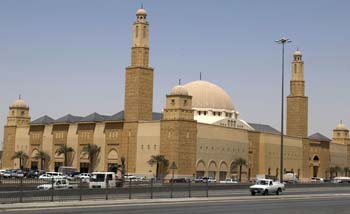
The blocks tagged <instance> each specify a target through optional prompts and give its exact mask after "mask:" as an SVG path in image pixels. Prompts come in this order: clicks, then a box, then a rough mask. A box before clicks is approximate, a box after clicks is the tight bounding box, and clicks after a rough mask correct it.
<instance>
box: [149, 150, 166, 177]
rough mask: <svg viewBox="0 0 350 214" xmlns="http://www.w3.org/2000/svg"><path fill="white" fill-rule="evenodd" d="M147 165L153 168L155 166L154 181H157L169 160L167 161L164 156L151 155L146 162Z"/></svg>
mask: <svg viewBox="0 0 350 214" xmlns="http://www.w3.org/2000/svg"><path fill="white" fill-rule="evenodd" d="M148 164H149V165H151V166H153V165H154V164H157V168H156V179H159V176H160V172H161V171H164V169H167V168H168V166H169V160H167V159H166V158H165V157H164V155H152V156H151V159H150V160H149V161H148Z"/></svg>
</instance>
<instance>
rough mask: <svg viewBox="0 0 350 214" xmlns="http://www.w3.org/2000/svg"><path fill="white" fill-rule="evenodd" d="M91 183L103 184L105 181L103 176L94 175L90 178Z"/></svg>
mask: <svg viewBox="0 0 350 214" xmlns="http://www.w3.org/2000/svg"><path fill="white" fill-rule="evenodd" d="M91 181H94V182H104V181H105V174H94V175H92V176H91Z"/></svg>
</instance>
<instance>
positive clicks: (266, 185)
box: [249, 179, 285, 195]
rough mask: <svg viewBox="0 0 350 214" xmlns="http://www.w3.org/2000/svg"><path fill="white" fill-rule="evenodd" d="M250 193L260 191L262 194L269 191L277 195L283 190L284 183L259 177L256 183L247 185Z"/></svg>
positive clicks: (253, 193)
mask: <svg viewBox="0 0 350 214" xmlns="http://www.w3.org/2000/svg"><path fill="white" fill-rule="evenodd" d="M249 190H250V193H251V194H252V195H255V194H257V193H261V194H263V195H268V194H269V193H275V194H276V195H279V194H280V193H281V192H282V191H283V190H285V187H284V184H282V183H280V182H274V181H273V180H271V179H260V180H257V182H256V184H254V185H252V186H250V187H249Z"/></svg>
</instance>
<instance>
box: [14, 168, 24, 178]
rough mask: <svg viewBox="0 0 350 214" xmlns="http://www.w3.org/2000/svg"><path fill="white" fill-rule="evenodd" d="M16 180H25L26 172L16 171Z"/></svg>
mask: <svg viewBox="0 0 350 214" xmlns="http://www.w3.org/2000/svg"><path fill="white" fill-rule="evenodd" d="M15 177H16V178H23V177H24V172H23V170H20V169H19V170H17V171H16V175H15Z"/></svg>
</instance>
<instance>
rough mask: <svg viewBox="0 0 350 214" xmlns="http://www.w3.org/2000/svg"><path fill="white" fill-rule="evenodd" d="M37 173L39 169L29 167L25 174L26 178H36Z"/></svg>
mask: <svg viewBox="0 0 350 214" xmlns="http://www.w3.org/2000/svg"><path fill="white" fill-rule="evenodd" d="M39 174H40V171H39V170H36V169H31V170H29V172H28V174H27V177H28V178H38V177H39Z"/></svg>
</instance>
